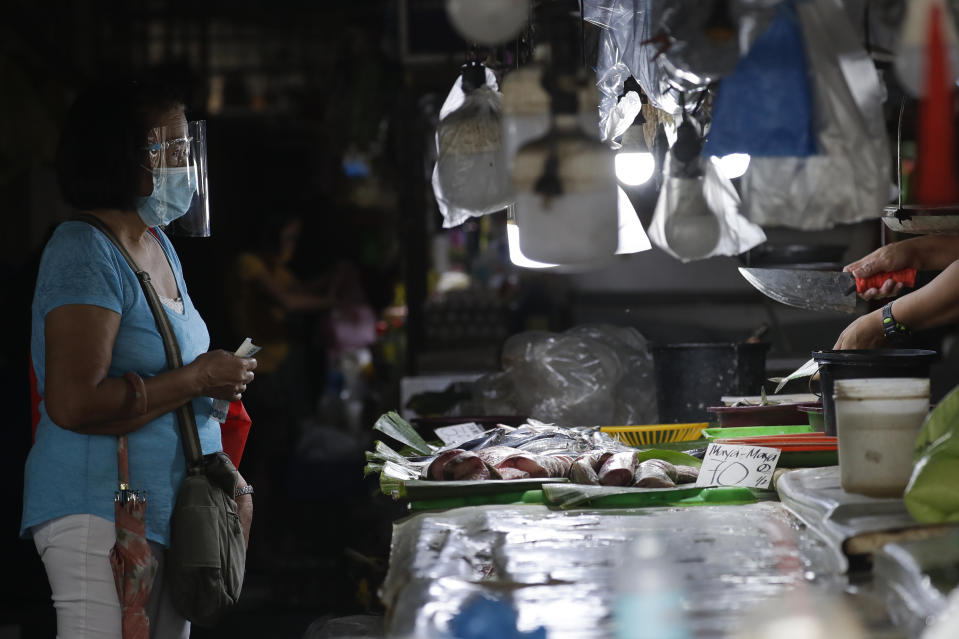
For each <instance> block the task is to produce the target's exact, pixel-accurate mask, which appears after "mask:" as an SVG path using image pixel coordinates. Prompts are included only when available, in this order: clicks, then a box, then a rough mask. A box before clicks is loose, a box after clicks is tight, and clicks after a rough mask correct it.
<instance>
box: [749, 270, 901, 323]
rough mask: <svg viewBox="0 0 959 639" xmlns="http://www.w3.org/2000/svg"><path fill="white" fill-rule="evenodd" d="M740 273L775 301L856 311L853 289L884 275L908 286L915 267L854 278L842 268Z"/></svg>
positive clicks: (868, 285)
mask: <svg viewBox="0 0 959 639" xmlns="http://www.w3.org/2000/svg"><path fill="white" fill-rule="evenodd" d="M739 272H740V274H741V275H742V276H743V277H744V278H745V279H746V281H747V282H749V283H750V284H752V285H753V286H754V287H756V289H758V290H759V291H760V292H761V293H763V294H764V295H766V296H767V297H770V298H772V299H774V300H776V301H777V302H780V303H782V304H787V305H789V306H795V307H796V308H804V309H808V310H812V311H838V312H840V313H854V312H855V311H856V293H857V292H859V293H862V292H865V291H866V290H868V289H870V288H879V287H880V286H882V283H883V282H885V281H886V280H888V279H891V280H894V281H896V282H902V283H903V284H904V285H906V286H909V287H912V286H915V283H916V269H913V268H907V269H903V270H901V271H895V272H892V273H879V274H877V275H872V276H870V277H868V278H857V277H855V276H853V274H852V273H847V272H844V271H810V270H800V269H784V268H752V267H746V266H743V267H740V268H739Z"/></svg>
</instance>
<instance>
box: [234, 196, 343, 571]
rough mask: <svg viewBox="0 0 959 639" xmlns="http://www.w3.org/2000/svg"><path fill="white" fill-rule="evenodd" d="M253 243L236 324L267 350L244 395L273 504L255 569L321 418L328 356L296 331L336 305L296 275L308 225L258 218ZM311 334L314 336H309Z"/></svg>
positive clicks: (239, 289) (242, 274)
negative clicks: (319, 385)
mask: <svg viewBox="0 0 959 639" xmlns="http://www.w3.org/2000/svg"><path fill="white" fill-rule="evenodd" d="M246 228H247V229H248V230H249V231H250V235H249V237H251V238H252V242H251V245H250V247H249V249H248V250H245V251H243V252H241V253H239V254H238V255H237V256H236V258H235V260H234V261H233V268H232V271H231V278H232V282H231V287H230V294H229V298H230V304H231V313H230V319H231V322H232V324H233V327H232V328H233V331H234V333H235V338H236V339H237V343H239V340H242V339H244V338H246V337H249V338H251V339H252V340H253V342H254V343H255V344H257V345H258V346H260V347H261V350H260V351H259V352H258V353H257V355H256V358H257V361H258V366H257V385H256V387H255V388H251V389H250V392H248V393H246V394H245V395H244V404H245V406H246V408H247V410H248V411H249V413H250V415H251V418H252V419H253V422H254V425H253V428H251V430H250V435H249V440H248V442H247V450H246V453H245V455H244V458H243V469H244V472H245V473H246V475H247V476H248V477H249V478H250V481H251V483H253V484H254V485H256V486H257V490H258V492H260V494H261V495H265V496H266V499H263V500H261V501H260V507H259V511H260V514H261V517H260V520H261V521H265V522H267V524H266V525H267V526H268V528H267V529H266V530H265V531H264V533H265V535H266V537H267V542H268V543H266V544H262V545H258V546H257V547H256V548H254V549H253V550H252V551H251V554H250V562H251V567H253V568H254V569H256V568H262V567H264V564H266V563H267V562H269V560H270V558H269V557H268V556H266V554H267V553H269V552H270V551H271V550H270V548H269V547H270V546H275V544H276V542H277V541H278V539H279V536H280V535H281V533H282V528H283V526H284V522H282V521H272V518H271V517H270V511H271V510H272V509H273V508H274V507H277V506H279V505H280V504H283V503H285V502H286V501H287V498H286V491H285V490H284V478H285V476H286V466H287V464H288V462H289V456H290V454H291V451H292V448H293V445H294V443H295V440H296V437H297V431H298V426H299V423H300V422H301V421H302V420H304V419H308V418H310V417H312V416H313V412H314V407H315V399H316V390H315V388H314V385H313V383H312V381H311V380H312V379H313V378H314V377H315V375H316V372H315V369H316V368H317V367H319V368H320V369H321V370H322V368H323V367H324V356H323V354H322V352H317V350H316V349H315V348H313V346H312V345H311V344H309V343H305V342H304V341H303V340H302V339H300V337H299V333H302V332H304V331H299V330H296V329H294V326H295V325H296V324H298V323H300V322H306V323H307V324H308V325H312V324H315V323H316V322H319V321H320V317H321V316H322V314H324V313H326V312H327V311H328V310H329V309H330V307H331V305H332V298H331V297H330V296H329V295H328V294H327V293H326V289H327V288H328V287H327V284H326V281H325V278H318V279H317V280H316V281H315V282H311V283H304V282H301V281H300V280H299V279H298V278H297V276H296V274H295V273H294V272H293V270H292V269H291V268H290V261H291V260H292V259H293V256H294V254H295V253H296V248H297V243H298V241H299V237H300V230H301V228H302V222H301V220H300V218H299V217H298V216H297V215H295V214H292V213H287V212H283V211H279V212H274V213H270V214H264V215H262V216H259V217H256V218H254V222H253V223H252V224H250V225H249V226H247V227H246ZM307 332H308V331H307Z"/></svg>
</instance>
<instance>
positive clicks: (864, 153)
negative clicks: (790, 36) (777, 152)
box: [742, 0, 892, 230]
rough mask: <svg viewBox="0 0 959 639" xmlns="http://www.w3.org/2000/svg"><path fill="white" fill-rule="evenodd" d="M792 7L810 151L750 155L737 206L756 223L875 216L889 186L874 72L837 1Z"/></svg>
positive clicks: (819, 224)
mask: <svg viewBox="0 0 959 639" xmlns="http://www.w3.org/2000/svg"><path fill="white" fill-rule="evenodd" d="M796 8H797V12H798V14H799V19H800V23H801V24H802V32H803V38H804V40H805V49H806V55H807V62H808V65H809V77H810V78H811V79H812V89H813V100H814V102H813V105H814V120H813V121H814V126H815V130H816V143H817V147H818V153H817V154H816V155H811V156H809V157H805V158H802V157H753V158H752V159H751V161H750V166H749V170H748V171H747V172H746V174H745V176H743V181H742V193H743V202H744V207H745V208H744V213H745V214H746V216H747V217H748V218H749V219H750V220H752V221H753V222H755V223H757V224H761V225H763V226H766V225H773V226H788V227H792V228H799V229H804V230H821V229H828V228H832V227H833V226H835V225H837V224H848V223H852V222H858V221H861V220H865V219H870V218H876V217H879V216H880V215H881V213H882V209H883V207H884V205H885V204H886V203H887V202H888V201H889V199H890V197H891V189H892V187H891V184H890V171H891V168H890V162H891V159H890V156H889V144H888V140H887V137H886V128H885V119H884V118H883V113H882V99H883V90H882V86H881V84H880V81H879V75H878V73H877V72H876V69H875V66H874V65H873V62H872V59H871V58H870V57H869V55H868V54H867V53H866V52H865V51H864V50H863V49H862V47H861V45H860V44H859V41H858V39H857V37H856V34H855V31H854V29H853V28H852V26H851V25H850V24H849V21H848V19H847V17H846V14H845V12H843V10H842V8H841V7H840V6H839V5H838V4H836V3H835V2H834V1H833V0H807V1H804V2H799V3H797V5H796Z"/></svg>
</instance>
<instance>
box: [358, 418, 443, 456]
mask: <svg viewBox="0 0 959 639" xmlns="http://www.w3.org/2000/svg"><path fill="white" fill-rule="evenodd" d="M373 430H378V431H380V432H381V433H383V434H384V435H388V436H389V437H392V438H393V439H395V440H396V441H398V442H401V443H403V444H406V445H407V446H409V447H410V448H412V449H413V450H415V451H416V452H417V453H419V454H420V455H432V454H433V449H432V447H430V445H429V444H427V443H426V440H424V439H423V438H422V437H420V434H419V433H417V432H416V429H415V428H413V426H412V425H411V424H410V423H409V422H408V421H406V420H405V419H403V418H402V417H400V415H399V413H397V412H396V411H392V410H391V411H389V412H386V413H383V414H382V415H381V416H380V418H379V419H378V420H376V423H375V424H374V425H373Z"/></svg>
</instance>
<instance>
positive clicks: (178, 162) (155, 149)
mask: <svg viewBox="0 0 959 639" xmlns="http://www.w3.org/2000/svg"><path fill="white" fill-rule="evenodd" d="M192 143H193V138H192V137H189V136H188V137H184V138H173V139H172V140H164V141H163V142H157V143H155V144H150V145H148V146H146V147H145V150H146V151H148V152H149V153H150V159H151V161H154V160H159V156H160V151H163V154H164V155H165V156H166V161H167V165H169V166H186V164H187V162H188V161H189V160H190V147H191V145H192Z"/></svg>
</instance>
